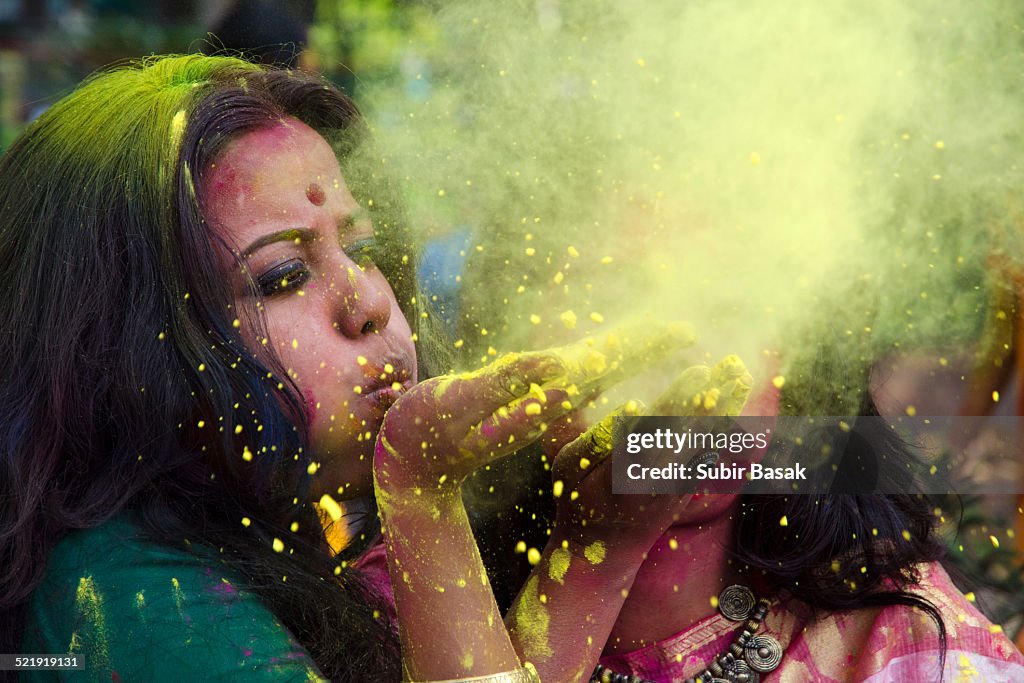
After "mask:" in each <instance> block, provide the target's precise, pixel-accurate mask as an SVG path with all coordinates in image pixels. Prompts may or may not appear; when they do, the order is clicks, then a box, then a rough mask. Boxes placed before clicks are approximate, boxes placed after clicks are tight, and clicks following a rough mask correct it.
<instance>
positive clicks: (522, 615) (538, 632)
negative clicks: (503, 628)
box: [512, 576, 554, 659]
mask: <svg viewBox="0 0 1024 683" xmlns="http://www.w3.org/2000/svg"><path fill="white" fill-rule="evenodd" d="M537 584H538V579H537V577H536V576H532V577H530V580H529V581H527V582H526V586H524V587H523V590H522V593H521V598H520V600H519V602H518V603H517V605H516V610H515V614H513V615H512V628H513V629H514V630H515V632H516V635H518V636H519V642H520V643H522V645H523V649H524V650H525V651H526V652H528V653H529V654H530V656H531V657H533V658H538V657H540V658H544V659H546V658H548V657H551V656H552V655H553V654H554V651H553V650H552V649H551V644H550V643H549V642H548V627H549V625H550V621H551V618H550V616H549V615H548V611H547V609H546V608H545V607H544V605H542V604H541V602H540V596H539V595H538V590H537Z"/></svg>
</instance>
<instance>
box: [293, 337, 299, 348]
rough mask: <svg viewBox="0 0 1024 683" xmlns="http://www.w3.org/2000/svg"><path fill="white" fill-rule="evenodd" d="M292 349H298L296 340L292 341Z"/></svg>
mask: <svg viewBox="0 0 1024 683" xmlns="http://www.w3.org/2000/svg"><path fill="white" fill-rule="evenodd" d="M292 348H293V349H297V348H299V340H298V339H292Z"/></svg>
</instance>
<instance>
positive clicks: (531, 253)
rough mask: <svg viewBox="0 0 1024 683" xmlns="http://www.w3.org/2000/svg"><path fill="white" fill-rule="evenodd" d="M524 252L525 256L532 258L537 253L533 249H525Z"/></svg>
mask: <svg viewBox="0 0 1024 683" xmlns="http://www.w3.org/2000/svg"><path fill="white" fill-rule="evenodd" d="M524 251H525V252H526V255H527V256H533V255H534V254H536V253H537V250H536V249H534V248H533V247H527V248H526V249H524Z"/></svg>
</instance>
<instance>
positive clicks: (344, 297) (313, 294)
mask: <svg viewBox="0 0 1024 683" xmlns="http://www.w3.org/2000/svg"><path fill="white" fill-rule="evenodd" d="M204 177H205V183H206V185H205V186H204V190H205V192H204V207H203V208H204V211H205V215H206V218H207V222H208V224H209V225H210V228H211V230H212V231H213V232H214V233H215V234H216V236H217V237H219V238H221V239H222V240H223V241H224V242H225V243H226V244H228V245H229V246H230V248H231V249H232V250H234V251H235V252H236V254H237V255H238V256H239V257H241V259H242V260H243V261H244V263H245V264H246V268H247V269H248V273H249V275H250V276H251V277H252V280H253V281H254V282H255V283H256V285H257V288H258V289H259V290H260V291H261V292H262V295H263V314H264V316H265V319H266V325H267V338H266V339H264V338H263V335H262V334H260V333H259V332H258V331H257V330H256V329H254V328H253V327H252V325H251V324H250V322H247V321H246V320H241V321H240V323H238V324H240V325H241V330H240V331H241V333H242V337H243V339H244V340H245V342H246V344H247V345H248V347H249V349H250V351H252V352H253V353H254V354H256V355H257V356H260V355H263V354H264V348H265V347H270V348H272V349H273V351H274V353H276V355H277V357H278V358H279V359H280V361H281V363H282V364H283V365H284V367H285V368H286V369H287V370H288V373H289V374H290V375H291V377H292V378H293V380H294V381H295V384H296V385H297V386H298V387H299V389H300V391H301V393H302V398H303V400H304V401H305V405H306V410H307V416H308V420H309V424H310V437H311V440H312V445H313V447H314V449H315V453H316V458H317V459H318V462H319V465H320V467H321V469H320V471H319V474H318V477H317V478H316V479H315V481H317V482H319V486H318V488H319V491H318V494H319V493H332V494H340V495H342V496H344V497H352V496H358V495H365V494H368V493H370V492H371V491H372V477H371V463H372V455H373V444H374V440H375V438H376V435H377V431H378V429H379V427H380V423H381V419H382V417H383V415H384V411H385V410H387V408H388V407H389V406H390V405H391V404H392V403H393V402H394V401H395V399H396V398H397V396H398V395H399V394H400V393H401V392H402V391H404V390H405V389H407V388H408V387H409V386H411V385H412V384H413V383H415V382H416V354H415V349H414V347H413V342H412V334H411V331H410V329H409V324H408V322H407V321H406V320H405V318H404V317H403V316H402V312H401V311H400V310H399V307H398V302H397V300H396V299H395V295H394V293H393V292H392V291H391V287H390V286H389V285H388V283H387V281H386V280H385V279H384V276H383V275H382V274H381V273H380V271H379V270H378V269H377V267H376V266H375V265H374V263H373V260H372V259H373V254H374V253H375V252H376V245H375V243H374V236H373V227H372V225H371V224H370V219H369V217H368V216H367V214H366V213H365V212H364V211H363V209H362V208H361V207H360V206H359V204H358V203H356V201H355V199H353V198H352V194H351V193H350V192H349V190H348V187H347V186H346V185H345V179H344V178H343V177H342V175H341V169H340V168H339V167H338V161H337V159H336V158H335V156H334V153H333V152H332V151H331V148H330V146H329V145H328V144H327V142H326V141H325V140H324V139H323V138H322V137H321V136H320V135H319V134H317V133H316V132H315V131H314V130H313V129H312V128H310V127H309V126H307V125H305V124H304V123H302V122H300V121H298V120H297V119H293V118H286V119H283V120H281V121H279V122H277V123H275V124H273V125H272V126H270V127H268V128H265V129H261V130H257V131H253V132H250V133H246V134H245V135H242V136H241V137H239V138H237V139H235V140H233V141H232V142H231V143H229V144H228V145H227V147H226V148H225V150H224V152H223V154H221V155H220V156H219V157H218V159H217V162H216V163H215V164H213V165H212V167H211V168H209V169H206V173H205V176H204ZM215 241H216V240H215ZM221 261H222V263H223V264H224V267H225V269H226V271H227V272H228V274H229V278H230V282H231V287H232V291H233V292H234V297H235V303H236V309H238V310H244V306H243V304H245V303H249V304H250V305H251V304H252V303H254V302H246V298H247V297H251V294H250V293H249V290H248V287H247V279H248V278H247V276H246V273H245V272H243V271H242V270H241V269H239V268H238V267H237V265H236V264H235V261H234V259H233V258H232V257H231V256H229V255H228V254H222V258H221ZM239 317H244V316H239ZM341 489H344V490H343V491H342V490H341Z"/></svg>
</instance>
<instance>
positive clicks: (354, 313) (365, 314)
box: [337, 265, 391, 339]
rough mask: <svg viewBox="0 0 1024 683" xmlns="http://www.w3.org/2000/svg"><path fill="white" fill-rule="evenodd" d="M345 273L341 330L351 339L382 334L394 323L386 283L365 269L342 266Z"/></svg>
mask: <svg viewBox="0 0 1024 683" xmlns="http://www.w3.org/2000/svg"><path fill="white" fill-rule="evenodd" d="M342 270H343V271H344V272H343V273H342V275H341V277H340V278H339V280H340V281H341V282H340V283H339V287H338V289H339V291H340V293H341V297H340V298H341V301H340V305H339V307H338V308H339V310H338V314H337V315H338V320H337V323H338V329H339V330H340V331H341V333H342V334H344V335H345V336H346V337H349V338H352V339H356V338H358V337H360V336H362V335H364V334H374V333H377V332H380V331H382V330H383V329H384V328H385V327H387V326H388V322H389V321H390V320H391V297H390V296H389V291H388V285H387V282H386V281H385V280H384V278H383V277H381V276H379V274H377V273H376V271H375V270H374V271H368V270H363V269H362V268H360V267H359V266H356V265H345V266H342Z"/></svg>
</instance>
